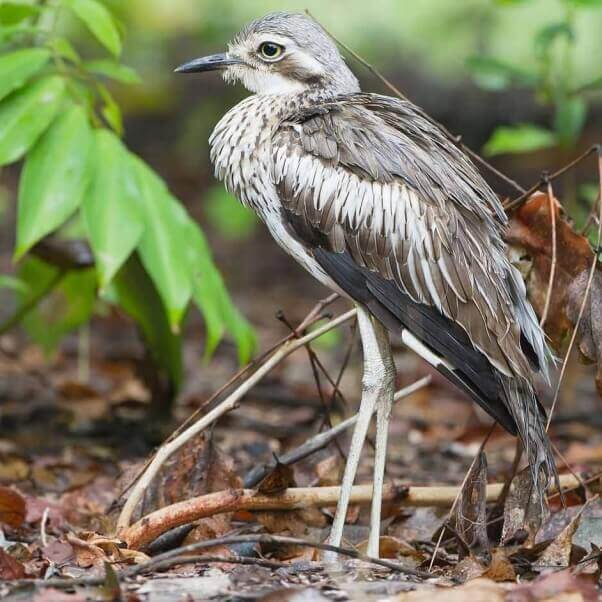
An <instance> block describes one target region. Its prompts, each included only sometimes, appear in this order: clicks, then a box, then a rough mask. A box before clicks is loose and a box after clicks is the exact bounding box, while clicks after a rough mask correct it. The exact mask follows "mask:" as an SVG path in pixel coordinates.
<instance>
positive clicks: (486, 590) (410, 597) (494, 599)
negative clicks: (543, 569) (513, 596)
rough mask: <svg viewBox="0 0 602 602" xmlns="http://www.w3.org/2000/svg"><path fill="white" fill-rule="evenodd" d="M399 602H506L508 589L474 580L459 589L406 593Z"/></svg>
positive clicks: (482, 580) (400, 597) (434, 589)
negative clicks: (468, 601)
mask: <svg viewBox="0 0 602 602" xmlns="http://www.w3.org/2000/svg"><path fill="white" fill-rule="evenodd" d="M395 600H397V601H398V602H433V601H435V602H466V601H467V600H470V602H505V600H506V589H505V588H504V586H503V585H500V584H499V583H495V581H491V580H490V579H474V580H472V581H468V582H467V583H465V584H464V585H459V586H457V587H438V588H421V589H418V590H416V591H413V592H404V593H402V594H399V595H398V596H397V598H395Z"/></svg>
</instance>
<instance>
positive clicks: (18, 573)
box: [0, 548, 25, 581]
mask: <svg viewBox="0 0 602 602" xmlns="http://www.w3.org/2000/svg"><path fill="white" fill-rule="evenodd" d="M11 579H25V566H23V563H21V562H19V561H18V560H17V559H16V558H13V557H12V556H11V555H10V554H8V553H7V552H5V551H4V550H3V549H2V548H0V580H6V581H9V580H11Z"/></svg>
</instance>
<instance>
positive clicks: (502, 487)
mask: <svg viewBox="0 0 602 602" xmlns="http://www.w3.org/2000/svg"><path fill="white" fill-rule="evenodd" d="M496 426H497V422H494V423H493V424H492V425H491V428H490V429H489V432H488V433H487V435H485V439H483V442H482V443H481V445H480V446H479V450H478V451H477V453H476V454H475V456H474V458H473V459H472V462H471V463H470V466H469V467H468V470H467V471H466V475H465V476H464V480H463V481H462V485H460V487H459V488H458V490H457V493H456V496H455V498H454V501H453V502H452V507H451V509H450V511H449V514H448V517H447V519H446V521H445V523H444V524H443V527H442V528H441V533H439V539H438V540H437V544H436V545H435V550H434V552H433V555H432V556H431V562H430V563H429V573H430V572H431V571H432V570H433V565H434V564H435V558H437V552H439V547H440V546H441V542H442V541H443V535H444V534H445V530H446V529H447V528H448V525H447V523H448V522H449V518H450V517H451V515H452V514H453V513H454V510H455V509H456V506H457V505H458V502H459V500H460V497H461V496H462V491H463V490H464V487H465V486H466V482H467V481H468V477H469V476H470V473H471V472H472V469H473V468H474V466H475V464H476V462H477V459H478V458H479V456H480V455H481V453H482V452H483V449H485V445H487V441H489V437H491V435H492V434H493V431H494V430H495V427H496ZM504 486H505V484H502V485H501V489H500V491H499V493H501V492H502V491H503V490H504ZM487 493H489V487H487ZM486 496H487V500H489V496H488V495H487V494H486ZM498 498H499V494H498V496H497V497H496V498H495V499H496V500H497V499H498Z"/></svg>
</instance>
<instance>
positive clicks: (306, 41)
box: [176, 12, 359, 94]
mask: <svg viewBox="0 0 602 602" xmlns="http://www.w3.org/2000/svg"><path fill="white" fill-rule="evenodd" d="M176 71H177V72H178V73H195V72H201V71H221V72H222V74H223V77H224V79H225V80H226V81H227V82H241V83H242V84H243V85H244V86H245V88H247V89H248V90H250V91H251V92H255V93H257V94H291V93H297V92H303V91H305V90H308V89H311V88H320V89H324V90H330V91H332V92H334V93H337V94H344V93H351V92H358V91H359V84H358V81H357V79H356V78H355V76H354V75H353V73H352V72H351V71H350V70H349V68H348V67H347V65H346V64H345V61H344V60H343V57H342V56H341V55H340V53H339V51H338V49H337V47H336V44H335V43H334V42H333V40H332V39H331V38H330V36H329V35H328V34H327V33H326V32H325V31H324V30H323V29H322V27H320V25H319V24H318V23H316V21H314V20H313V19H312V18H311V17H309V16H306V15H303V14H300V13H287V12H276V13H270V14H269V15H266V16H265V17H262V18H261V19H257V20H256V21H252V22H251V23H249V24H248V25H246V26H245V27H244V28H243V29H242V30H241V31H240V33H239V34H238V35H237V36H236V37H235V38H234V39H233V40H232V42H230V44H228V51H227V52H225V53H222V54H214V55H211V56H207V57H203V58H200V59H195V60H193V61H190V62H189V63H185V64H184V65H181V66H180V67H178V68H177V69H176Z"/></svg>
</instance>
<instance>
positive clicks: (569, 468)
mask: <svg viewBox="0 0 602 602" xmlns="http://www.w3.org/2000/svg"><path fill="white" fill-rule="evenodd" d="M550 445H551V446H552V449H553V450H554V453H555V454H556V455H557V456H558V457H559V458H560V461H561V462H562V463H563V464H564V465H565V466H566V468H567V470H568V471H569V472H570V473H571V474H572V475H573V476H574V477H575V478H576V479H577V481H578V482H579V484H580V485H581V487H582V488H583V490H584V491H585V490H586V487H585V482H584V481H583V479H582V478H581V477H580V476H579V473H577V472H575V471H574V470H573V467H572V466H571V465H570V464H569V461H568V460H567V459H566V458H565V456H564V454H563V453H562V452H561V451H560V450H559V449H558V447H557V445H556V444H555V443H554V442H553V441H552V440H550ZM560 493H562V494H563V496H564V491H562V490H561V491H560Z"/></svg>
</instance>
